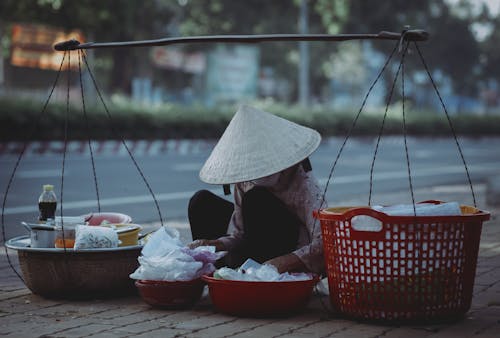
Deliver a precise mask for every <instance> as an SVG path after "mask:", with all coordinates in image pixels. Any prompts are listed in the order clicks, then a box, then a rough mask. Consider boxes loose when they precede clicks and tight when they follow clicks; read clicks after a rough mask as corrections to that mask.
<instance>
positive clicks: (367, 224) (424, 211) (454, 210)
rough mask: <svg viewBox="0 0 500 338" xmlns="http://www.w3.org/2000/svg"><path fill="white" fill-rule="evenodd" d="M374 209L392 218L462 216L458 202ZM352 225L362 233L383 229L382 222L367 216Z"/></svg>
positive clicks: (400, 205) (353, 221) (352, 221)
mask: <svg viewBox="0 0 500 338" xmlns="http://www.w3.org/2000/svg"><path fill="white" fill-rule="evenodd" d="M372 209H373V210H377V211H380V212H383V213H384V214H387V215H390V216H413V215H415V214H416V215H417V216H457V215H461V214H462V212H461V209H460V205H459V204H458V202H448V203H440V204H433V203H418V204H415V209H413V204H396V205H391V206H380V205H374V206H373V207H372ZM351 224H352V227H353V228H354V230H360V231H380V230H381V229H382V222H381V221H379V220H378V219H376V218H373V217H370V216H366V215H359V216H354V217H353V218H352V220H351Z"/></svg>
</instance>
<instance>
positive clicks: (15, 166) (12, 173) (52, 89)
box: [2, 52, 67, 283]
mask: <svg viewBox="0 0 500 338" xmlns="http://www.w3.org/2000/svg"><path fill="white" fill-rule="evenodd" d="M66 53H67V52H64V54H63V57H62V60H61V64H60V65H59V70H58V72H57V74H56V78H55V80H54V83H53V84H52V88H51V89H50V92H49V96H48V97H47V100H45V103H44V105H43V107H42V110H41V111H40V113H39V114H38V116H37V118H36V120H35V123H34V126H33V130H32V131H31V134H30V137H29V138H28V139H27V140H26V141H25V142H24V144H23V147H22V149H21V151H20V152H19V156H18V157H17V160H16V163H15V164H14V169H12V172H11V174H10V176H9V182H8V183H7V187H6V188H5V194H4V196H3V202H2V239H3V246H4V250H5V256H6V257H7V262H8V264H9V266H10V268H11V269H12V270H13V271H14V273H15V274H16V275H17V277H19V279H20V280H21V281H22V282H23V283H24V279H23V278H22V277H21V275H20V274H19V273H18V272H17V270H16V269H15V268H14V265H13V264H12V261H11V260H10V256H9V251H8V250H7V247H6V246H5V242H6V240H5V205H6V204H7V196H8V195H9V191H10V187H11V185H12V182H13V181H14V177H15V175H16V172H17V169H18V167H19V165H20V163H21V160H22V158H23V156H24V153H25V152H26V148H27V147H28V141H29V140H32V139H33V138H34V137H35V135H36V133H37V131H38V130H39V126H40V121H41V120H42V117H43V116H45V112H46V110H47V106H48V105H49V102H50V99H51V98H52V94H54V90H55V88H56V86H57V82H58V81H59V76H60V75H61V70H62V67H63V65H64V61H65V59H66Z"/></svg>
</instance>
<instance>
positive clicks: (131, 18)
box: [0, 0, 174, 91]
mask: <svg viewBox="0 0 500 338" xmlns="http://www.w3.org/2000/svg"><path fill="white" fill-rule="evenodd" d="M173 6H174V4H172V3H171V2H165V1H155V0H142V1H127V0H114V1H100V0H79V1H70V0H37V1H33V0H4V1H2V2H0V13H1V14H0V20H1V21H3V22H32V23H40V24H50V25H53V26H56V27H61V28H63V29H67V30H69V29H75V28H77V29H80V30H82V31H83V32H84V34H85V35H86V36H87V37H91V38H94V39H97V40H98V41H128V40H139V39H151V38H155V37H160V36H158V34H159V33H163V34H164V32H165V27H166V24H167V23H168V21H169V20H170V19H171V18H172V16H173V14H174V12H173ZM161 37H164V36H163V35H162V36H161ZM96 54H97V57H101V58H109V59H110V60H111V64H112V65H111V76H110V77H111V81H110V87H111V88H118V89H119V90H122V91H128V86H129V84H130V78H131V75H132V74H131V70H132V69H134V68H139V69H140V68H143V65H144V63H145V62H147V57H145V56H144V54H143V52H142V53H139V52H138V51H136V50H132V49H130V48H114V49H106V50H99V51H96Z"/></svg>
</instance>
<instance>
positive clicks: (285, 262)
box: [264, 253, 307, 273]
mask: <svg viewBox="0 0 500 338" xmlns="http://www.w3.org/2000/svg"><path fill="white" fill-rule="evenodd" d="M264 264H270V265H274V266H275V267H276V269H278V272H279V273H283V272H287V271H288V272H289V271H307V268H306V266H305V265H304V263H302V261H301V260H300V258H299V257H297V255H295V254H293V253H289V254H286V255H283V256H278V257H274V258H272V259H270V260H268V261H266V262H264Z"/></svg>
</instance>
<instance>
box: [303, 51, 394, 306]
mask: <svg viewBox="0 0 500 338" xmlns="http://www.w3.org/2000/svg"><path fill="white" fill-rule="evenodd" d="M398 47H399V41H398V42H397V43H396V45H395V46H394V48H393V50H392V52H391V53H390V54H389V56H388V57H387V59H386V60H385V63H384V65H383V66H382V69H381V70H380V71H379V73H378V74H377V77H376V78H375V80H374V81H373V82H372V84H371V85H370V87H369V88H368V92H367V93H366V95H365V97H364V99H363V102H362V103H361V107H360V108H359V110H358V113H357V114H356V116H355V118H354V120H353V122H352V125H351V127H350V128H349V131H348V132H347V135H346V137H345V138H344V141H343V142H342V145H341V146H340V149H339V152H338V153H337V156H336V158H335V161H334V162H333V165H332V168H331V169H330V173H329V175H328V179H327V181H326V185H325V189H324V191H323V195H322V197H321V204H320V206H319V208H318V210H321V209H322V208H323V206H324V205H325V201H326V199H325V197H326V192H327V191H328V187H329V185H330V180H331V179H332V177H333V173H334V172H335V167H336V166H337V163H338V160H339V158H340V156H341V154H342V152H343V150H344V147H345V145H346V143H347V140H348V139H349V137H350V136H351V134H352V132H353V130H354V128H355V127H356V123H357V121H358V119H359V116H360V115H361V112H362V111H363V109H364V107H365V105H366V102H367V100H368V97H369V96H370V94H371V92H372V90H373V88H374V87H375V85H376V84H377V82H378V80H379V79H380V77H381V76H382V74H383V73H384V71H385V69H386V68H387V65H388V64H389V62H390V61H391V59H392V57H393V56H394V53H395V52H396V50H397V49H398ZM317 222H318V219H317V218H314V221H313V226H312V230H311V234H309V241H311V237H312V236H313V235H314V231H315V229H316V225H317ZM309 253H311V246H309ZM315 291H316V293H317V294H319V291H318V290H317V288H316V287H315ZM320 303H321V306H322V307H323V309H325V310H326V312H327V313H330V312H331V310H330V309H329V308H328V306H327V305H326V304H325V303H324V300H323V299H322V298H320Z"/></svg>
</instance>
